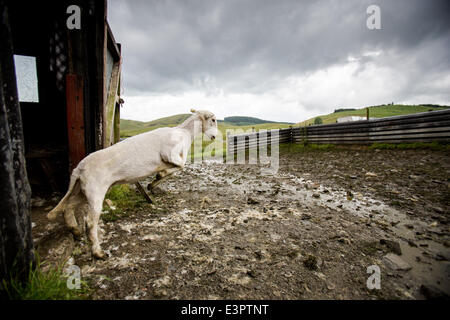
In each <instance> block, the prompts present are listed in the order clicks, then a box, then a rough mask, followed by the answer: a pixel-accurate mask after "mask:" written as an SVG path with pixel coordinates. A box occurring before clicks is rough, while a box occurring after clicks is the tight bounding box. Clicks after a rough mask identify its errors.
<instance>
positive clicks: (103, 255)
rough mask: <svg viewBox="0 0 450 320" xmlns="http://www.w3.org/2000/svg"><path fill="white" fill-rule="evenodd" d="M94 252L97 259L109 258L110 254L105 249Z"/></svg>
mask: <svg viewBox="0 0 450 320" xmlns="http://www.w3.org/2000/svg"><path fill="white" fill-rule="evenodd" d="M92 253H93V255H94V258H96V259H100V260H106V258H108V255H107V254H106V253H105V252H104V251H103V250H95V251H93V252H92Z"/></svg>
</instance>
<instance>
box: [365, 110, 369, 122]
mask: <svg viewBox="0 0 450 320" xmlns="http://www.w3.org/2000/svg"><path fill="white" fill-rule="evenodd" d="M366 120H369V108H366Z"/></svg>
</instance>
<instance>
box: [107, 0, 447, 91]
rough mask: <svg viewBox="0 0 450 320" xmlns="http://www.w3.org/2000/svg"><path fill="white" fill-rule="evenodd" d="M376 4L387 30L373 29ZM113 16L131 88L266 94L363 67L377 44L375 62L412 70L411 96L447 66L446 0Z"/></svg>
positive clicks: (180, 8) (224, 0)
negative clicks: (284, 84) (328, 72)
mask: <svg viewBox="0 0 450 320" xmlns="http://www.w3.org/2000/svg"><path fill="white" fill-rule="evenodd" d="M371 4H375V5H378V6H379V7H380V9H381V27H382V29H381V30H369V29H368V28H367V27H366V19H367V17H368V14H367V13H366V8H367V7H368V6H369V5H371ZM108 20H109V22H110V25H111V28H112V30H113V32H114V34H115V38H116V40H117V41H118V42H121V43H122V44H123V47H122V48H123V57H124V65H123V71H122V73H123V77H124V85H125V87H126V90H128V93H130V92H131V93H136V94H138V93H143V92H154V93H172V94H177V93H180V92H183V91H185V90H190V89H193V88H205V87H208V86H212V87H218V88H221V89H223V90H225V91H234V92H253V93H258V92H264V91H265V90H268V89H269V88H271V87H273V86H275V85H276V84H277V83H278V82H279V81H281V80H282V79H285V78H286V77H289V76H298V75H304V74H308V73H311V72H314V71H317V70H320V69H323V68H327V67H330V66H333V65H339V64H343V63H345V62H346V61H347V59H348V58H349V57H355V58H358V59H360V62H361V68H364V66H365V64H366V63H369V62H371V61H373V59H374V57H372V56H370V55H364V53H366V52H373V51H380V50H381V51H382V52H383V55H381V56H379V57H377V60H376V63H377V64H379V65H382V66H384V67H386V68H392V69H394V70H397V72H401V73H406V74H407V75H409V76H406V78H408V79H410V82H408V83H406V84H404V86H403V88H402V90H404V91H405V93H404V94H407V92H408V90H424V91H426V90H429V89H430V88H429V85H427V83H424V82H425V81H426V80H429V81H432V80H433V79H436V78H439V77H441V76H445V75H448V73H449V70H450V55H449V49H450V1H447V0H443V1H439V0H432V1H427V0H403V1H402V0H396V1H392V0H384V1H374V0H369V1H364V0H363V1H361V0H353V1H332V0H323V1H321V0H314V1H299V0H292V1H287V0H281V1H280V0H270V1H269V0H254V1H246V0H221V1H206V0H198V1H189V0H188V1H184V0H183V1H182V0H179V1H157V0H152V1H136V0H133V1H123V0H110V1H109V2H108ZM420 81H422V82H420ZM447 89H448V88H447ZM436 90H445V88H439V86H437V89H436ZM442 94H444V95H445V92H443V93H442ZM447 97H448V94H447Z"/></svg>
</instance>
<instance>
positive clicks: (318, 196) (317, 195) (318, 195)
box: [312, 193, 320, 198]
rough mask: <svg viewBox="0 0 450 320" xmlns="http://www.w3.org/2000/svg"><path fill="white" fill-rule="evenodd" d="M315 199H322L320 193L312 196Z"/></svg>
mask: <svg viewBox="0 0 450 320" xmlns="http://www.w3.org/2000/svg"><path fill="white" fill-rule="evenodd" d="M312 196H313V197H314V198H320V194H319V193H313V195H312Z"/></svg>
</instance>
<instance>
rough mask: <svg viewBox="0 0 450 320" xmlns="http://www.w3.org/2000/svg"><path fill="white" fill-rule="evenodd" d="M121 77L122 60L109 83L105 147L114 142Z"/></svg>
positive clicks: (116, 65)
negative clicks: (115, 117) (115, 116)
mask: <svg viewBox="0 0 450 320" xmlns="http://www.w3.org/2000/svg"><path fill="white" fill-rule="evenodd" d="M119 78H120V62H115V63H114V66H113V69H112V72H111V80H110V83H109V92H108V97H107V99H106V105H105V116H104V134H103V137H104V138H103V139H104V140H103V146H104V147H105V148H107V147H109V146H110V145H112V144H114V115H115V111H116V103H117V97H118V95H117V89H118V87H119Z"/></svg>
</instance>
